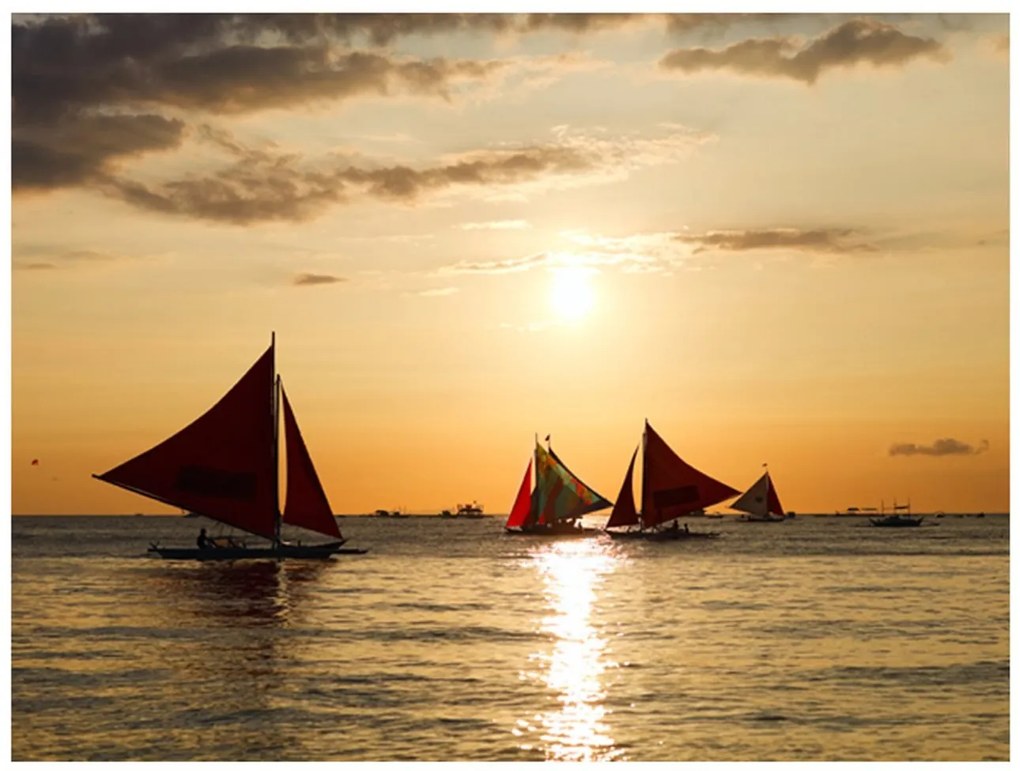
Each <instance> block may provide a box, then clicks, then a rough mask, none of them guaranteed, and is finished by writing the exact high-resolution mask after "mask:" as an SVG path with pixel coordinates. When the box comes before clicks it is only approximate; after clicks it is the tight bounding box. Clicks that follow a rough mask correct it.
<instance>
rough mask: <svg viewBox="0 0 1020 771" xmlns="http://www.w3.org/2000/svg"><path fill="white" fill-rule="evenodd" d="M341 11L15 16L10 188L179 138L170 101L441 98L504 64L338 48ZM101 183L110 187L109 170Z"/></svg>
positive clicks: (80, 175)
mask: <svg viewBox="0 0 1020 771" xmlns="http://www.w3.org/2000/svg"><path fill="white" fill-rule="evenodd" d="M337 18H339V17H315V16H311V17H309V18H304V17H303V16H301V15H297V16H289V15H278V16H273V15H264V16H257V15H256V16H225V15H215V14H209V15H206V14H180V15H175V14H145V15H132V14H105V15H94V16H86V15H80V16H52V17H42V19H41V20H39V19H36V18H32V19H27V18H26V19H22V20H20V21H19V20H17V19H16V20H15V23H14V24H13V25H12V35H11V48H12V53H11V60H12V73H11V96H12V121H11V125H12V127H11V140H12V141H11V153H12V189H13V190H15V191H27V190H47V189H53V188H59V187H69V186H75V185H82V184H90V183H96V182H103V180H104V179H106V178H108V177H109V176H111V173H112V170H113V167H114V162H115V161H117V160H119V159H124V158H128V157H130V156H137V155H140V154H142V153H148V152H154V151H160V150H168V149H172V148H175V147H177V146H178V145H179V143H180V141H181V139H182V137H183V136H184V134H185V125H184V123H183V121H182V120H180V119H177V118H169V117H164V116H163V115H161V114H159V113H160V112H161V111H163V110H167V109H171V110H192V111H194V110H200V111H204V112H207V113H220V114H222V113H237V112H245V111H253V110H261V109H268V108H280V107H291V106H294V105H296V104H301V103H308V102H315V101H323V100H336V99H344V98H348V97H352V96H356V95H362V94H379V95H385V94H390V93H394V92H398V93H407V94H414V95H425V96H431V97H438V98H449V96H450V89H451V88H453V87H454V86H455V85H456V84H458V83H460V82H462V81H465V80H479V81H481V80H485V79H487V78H490V77H493V76H495V75H496V73H498V72H499V71H500V70H502V69H503V68H505V67H506V66H508V65H507V63H506V62H501V61H459V60H452V59H447V58H443V57H436V58H433V59H428V60H414V59H406V58H396V57H394V56H392V55H388V54H383V53H372V52H359V51H353V52H352V51H346V52H341V51H338V50H336V49H335V48H334V47H333V44H334V43H335V42H336V41H335V40H334V39H331V38H330V37H328V34H329V33H330V31H331V30H335V28H336V27H337V26H338V25H340V26H342V24H341V22H344V20H343V19H342V18H340V20H339V21H337ZM331 19H333V21H332V23H331V21H330V20H331ZM345 23H346V22H345ZM324 35H325V37H324ZM104 184H105V185H106V186H107V187H109V183H108V180H107V182H105V183H104ZM139 193H140V191H138V190H134V191H126V192H125V193H124V194H125V195H128V194H136V195H137V194H139Z"/></svg>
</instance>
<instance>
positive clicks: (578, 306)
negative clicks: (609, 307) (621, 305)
mask: <svg viewBox="0 0 1020 771" xmlns="http://www.w3.org/2000/svg"><path fill="white" fill-rule="evenodd" d="M591 275H592V271H591V269H590V268H583V267H578V266H567V267H560V268H554V269H553V272H552V285H551V287H550V292H549V302H550V304H551V305H552V309H553V312H554V313H555V314H556V315H557V316H559V317H560V318H561V319H563V320H565V321H580V320H581V319H583V318H584V317H585V316H587V315H588V314H589V313H590V312H591V309H592V308H593V307H594V305H595V290H594V289H593V287H592V285H591Z"/></svg>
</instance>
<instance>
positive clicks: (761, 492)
mask: <svg viewBox="0 0 1020 771" xmlns="http://www.w3.org/2000/svg"><path fill="white" fill-rule="evenodd" d="M770 487H771V485H769V472H767V471H766V472H765V473H764V474H762V475H761V478H760V479H759V480H758V481H757V482H755V483H754V484H753V485H751V486H750V487H749V488H747V492H745V493H744V494H743V495H741V496H740V497H739V498H737V500H735V501H733V503H731V504H730V505H729V508H731V509H736V510H737V511H746V512H747V513H748V514H752V515H754V516H756V517H767V516H768V514H769V508H770V507H769V488H770Z"/></svg>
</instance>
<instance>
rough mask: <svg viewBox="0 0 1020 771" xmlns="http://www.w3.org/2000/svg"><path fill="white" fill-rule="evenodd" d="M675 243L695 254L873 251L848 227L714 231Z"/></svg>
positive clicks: (683, 236)
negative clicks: (766, 251) (787, 250)
mask: <svg viewBox="0 0 1020 771" xmlns="http://www.w3.org/2000/svg"><path fill="white" fill-rule="evenodd" d="M675 238H676V240H677V241H682V242H684V243H687V244H692V245H694V246H695V249H694V252H695V254H697V253H699V252H705V251H730V252H740V251H750V250H754V249H794V250H798V251H806V252H835V253H842V252H874V251H876V247H875V246H874V245H872V244H869V243H866V242H863V241H860V240H859V234H858V233H857V232H856V231H854V230H851V229H849V228H815V229H807V230H804V229H799V228H769V229H761V230H715V231H710V232H708V233H703V234H700V235H698V234H678V235H676V236H675Z"/></svg>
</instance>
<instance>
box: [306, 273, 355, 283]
mask: <svg viewBox="0 0 1020 771" xmlns="http://www.w3.org/2000/svg"><path fill="white" fill-rule="evenodd" d="M346 280H347V279H346V278H340V277H339V276H326V275H322V274H320V273H300V274H298V275H297V276H295V277H294V285H295V286H315V285H317V284H339V283H342V282H344V281H346Z"/></svg>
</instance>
